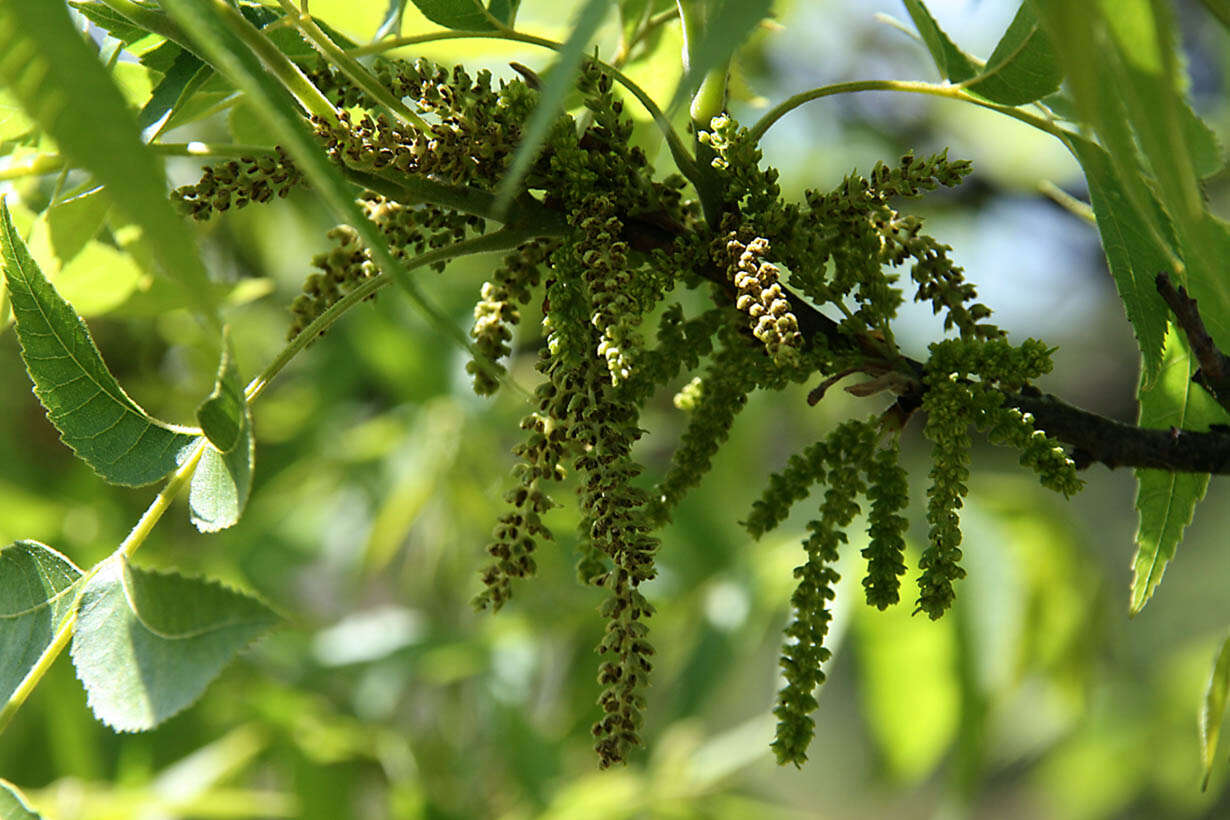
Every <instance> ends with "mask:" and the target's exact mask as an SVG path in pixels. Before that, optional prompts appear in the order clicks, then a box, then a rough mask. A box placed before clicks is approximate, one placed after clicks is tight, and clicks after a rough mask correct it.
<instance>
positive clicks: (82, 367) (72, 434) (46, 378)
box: [0, 203, 195, 486]
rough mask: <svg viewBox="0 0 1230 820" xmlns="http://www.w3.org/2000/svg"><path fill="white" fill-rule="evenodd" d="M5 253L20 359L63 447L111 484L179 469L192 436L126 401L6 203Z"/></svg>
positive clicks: (1, 210)
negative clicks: (32, 253) (19, 232)
mask: <svg viewBox="0 0 1230 820" xmlns="http://www.w3.org/2000/svg"><path fill="white" fill-rule="evenodd" d="M0 247H2V249H3V252H4V273H5V281H6V282H7V284H8V291H9V296H10V298H11V300H12V306H13V315H14V317H15V319H16V321H17V338H18V340H19V341H20V342H21V355H22V358H23V359H24V360H25V363H26V369H27V370H28V371H29V372H30V378H31V379H32V380H33V381H34V392H35V393H36V394H37V395H38V398H39V401H41V402H42V404H43V407H45V408H47V418H48V419H50V420H51V423H52V424H54V425H55V426H56V429H57V430H59V431H60V437H61V439H63V441H64V443H65V444H67V445H68V446H69V447H71V448H72V449H73V452H75V453H76V454H77V456H78V457H79V458H81V459H82V460H83V461H85V462H86V463H87V464H89V465H90V466H91V467H92V468H94V471H95V472H97V473H98V474H99V475H100V476H102V477H103V478H104V479H106V480H107V481H110V482H111V483H113V484H125V485H130V486H136V485H140V484H148V483H150V482H151V481H157V480H158V479H160V478H162V477H163V476H164V475H166V474H167V473H169V472H171V471H172V470H174V469H175V468H176V466H178V457H179V454H180V451H182V450H183V449H184V448H185V447H187V446H188V445H190V444H191V443H192V442H193V441H194V439H195V436H194V435H193V431H191V430H188V429H185V428H177V427H172V426H171V425H168V424H164V423H163V422H160V421H158V420H156V419H153V418H151V417H150V416H149V415H148V414H146V412H145V411H144V410H142V409H141V408H140V407H139V406H138V405H137V403H136V402H134V401H133V400H132V399H131V398H129V397H128V394H127V393H125V392H124V390H123V388H121V387H120V385H119V382H117V381H116V380H115V377H114V376H112V375H111V372H110V371H109V370H107V365H106V363H105V362H103V359H102V356H101V355H100V354H99V352H98V348H97V347H95V346H94V340H93V338H91V336H90V331H89V330H88V329H87V328H86V326H85V322H83V321H82V320H81V317H80V316H78V315H77V314H76V312H75V311H74V310H73V308H72V305H70V304H68V302H65V301H64V300H63V299H62V298H61V297H60V295H59V294H58V293H56V290H55V288H53V287H52V286H51V284H50V283H49V282H48V281H47V279H46V278H45V277H44V276H43V273H42V271H40V270H39V268H38V266H37V265H36V264H35V263H34V260H33V259H32V258H31V257H30V253H29V251H27V250H26V246H25V243H24V242H22V241H21V237H20V236H18V235H17V231H16V229H15V228H14V227H13V221H12V218H11V217H10V216H9V212H8V207H7V206H4V205H3V204H2V203H0Z"/></svg>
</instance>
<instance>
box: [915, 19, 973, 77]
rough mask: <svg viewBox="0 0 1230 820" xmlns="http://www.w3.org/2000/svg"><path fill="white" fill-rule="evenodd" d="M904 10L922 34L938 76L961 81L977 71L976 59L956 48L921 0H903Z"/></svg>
mask: <svg viewBox="0 0 1230 820" xmlns="http://www.w3.org/2000/svg"><path fill="white" fill-rule="evenodd" d="M904 2H905V8H906V11H908V12H909V13H910V17H911V19H913V20H914V26H915V27H916V28H917V29H918V33H919V34H920V35H922V39H923V43H925V44H926V46H927V50H928V51H930V52H931V59H932V60H934V61H935V67H936V68H938V69H939V70H940V76H942V77H944V78H946V79H948V80H951V81H952V82H954V83H963V82H965V81H966V80H968V79H970V78H971V77H973V76H975V75H976V74H977V73H978V65H977V61H975V60H974V58H973V57H970V56H969V55H968V54H966V53H965V52H964V51H962V50H961V49H959V48H957V46H956V44H955V43H953V41H952V40H950V39H948V35H947V34H945V33H944V30H943V29H942V28H940V24H939V23H937V22H935V18H934V17H932V16H931V12H930V11H928V10H927V6H926V4H925V3H923V2H922V0H904Z"/></svg>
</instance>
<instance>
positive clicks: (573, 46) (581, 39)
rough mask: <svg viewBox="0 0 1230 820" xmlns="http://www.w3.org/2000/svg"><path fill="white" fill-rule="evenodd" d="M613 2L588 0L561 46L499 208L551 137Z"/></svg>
mask: <svg viewBox="0 0 1230 820" xmlns="http://www.w3.org/2000/svg"><path fill="white" fill-rule="evenodd" d="M609 5H610V2H609V0H586V3H585V5H584V6H582V7H581V10H580V11H579V12H578V13H577V17H576V19H575V20H574V21H573V23H572V26H571V33H570V34H569V35H568V40H567V41H565V43H564V47H563V48H561V49H560V52H559V56H558V57H556V59H555V62H554V63H553V64H552V66H551V72H550V74H549V75H548V76H547V79H546V81H545V82H544V83H543V87H542V90H541V92H540V93H539V95H538V106H537V107H536V108H535V109H534V113H533V114H532V115H530V119H529V122H527V123H526V124H525V130H524V132H523V133H522V137H521V143H520V144H519V145H518V146H517V150H516V152H515V153H514V154H513V157H512V160H511V161H510V162H509V164H508V171H507V172H506V173H505V175H504V178H503V179H501V180H500V184H499V186H498V187H497V188H496V195H497V197H498V199H497V202H496V207H497V208H506V207H508V205H509V203H510V202H511V201H512V198H513V196H514V195H515V194H516V192H517V189H518V188H519V187H520V185H521V180H522V178H523V177H524V176H525V174H526V172H527V171H529V169H530V165H532V164H533V162H534V157H536V156H537V155H538V149H539V148H541V147H542V143H543V141H544V140H545V139H546V138H547V134H548V132H549V131H550V130H551V124H552V123H554V122H555V119H556V117H558V116H559V114H560V111H561V109H562V108H563V105H564V98H565V97H567V96H568V92H569V91H570V90H571V89H572V87H573V84H574V82H575V80H576V74H577V66H579V65H580V64H581V58H582V57H583V56H585V49H586V48H587V47H588V45H589V41H590V38H592V37H593V36H594V32H596V31H597V30H598V26H599V25H600V24H601V23H602V18H603V17H605V16H606V12H607V8H608V7H609Z"/></svg>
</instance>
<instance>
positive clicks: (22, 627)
mask: <svg viewBox="0 0 1230 820" xmlns="http://www.w3.org/2000/svg"><path fill="white" fill-rule="evenodd" d="M80 578H81V570H80V569H78V568H77V566H76V565H75V564H74V563H73V562H72V561H70V560H68V559H67V558H65V557H64V556H63V555H61V554H60V553H58V552H56V551H55V550H53V549H52V548H51V547H48V546H46V545H45V544H40V543H38V542H37V541H15V542H13V543H12V544H9V545H8V546H7V547H5V548H4V549H2V550H0V704H3V703H7V702H8V699H9V698H10V697H12V695H13V692H14V691H16V689H17V687H18V686H19V685H20V684H21V682H22V681H23V680H24V679H25V677H26V675H27V674H28V673H29V671H30V670H31V669H32V668H33V667H34V665H35V664H36V663H38V660H39V658H41V657H42V656H43V653H44V652H45V651H46V650H47V647H49V646H51V643H52V639H53V638H54V637H55V633H56V630H57V629H59V627H60V625H61V624H62V623H63V622H64V619H65V618H66V617H68V615H69V613H70V612H71V611H72V604H73V601H74V600H75V599H74V596H73V592H74V590H75V588H76V585H77V581H78V580H79V579H80ZM8 816H9V815H7V814H4V813H3V812H0V817H8Z"/></svg>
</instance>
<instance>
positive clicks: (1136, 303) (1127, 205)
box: [1067, 137, 1170, 383]
mask: <svg viewBox="0 0 1230 820" xmlns="http://www.w3.org/2000/svg"><path fill="white" fill-rule="evenodd" d="M1067 142H1068V147H1069V148H1070V149H1071V150H1072V153H1073V154H1074V155H1075V156H1076V159H1077V161H1078V162H1080V164H1081V168H1082V169H1083V170H1084V172H1085V179H1086V181H1087V182H1088V184H1089V198H1090V200H1091V201H1092V204H1093V212H1094V215H1095V216H1096V217H1097V220H1098V232H1099V233H1100V234H1101V236H1102V248H1103V250H1105V252H1106V261H1107V263H1108V264H1109V265H1110V272H1111V276H1112V277H1113V278H1114V280H1115V287H1116V288H1117V289H1118V291H1119V298H1120V299H1121V300H1122V301H1123V307H1124V310H1126V312H1127V317H1128V321H1130V322H1131V323H1132V330H1133V331H1134V332H1135V334H1136V341H1137V343H1138V344H1139V345H1140V352H1141V355H1142V356H1143V364H1142V367H1143V375H1144V376H1145V383H1151V382H1152V381H1153V379H1154V378H1155V377H1156V374H1157V373H1158V371H1159V370H1160V369H1161V366H1162V346H1163V343H1164V340H1165V338H1166V325H1167V321H1168V316H1169V312H1168V310H1167V308H1166V304H1165V302H1163V301H1162V300H1161V297H1159V296H1158V295H1157V286H1156V284H1155V279H1156V277H1157V274H1158V272H1159V271H1163V270H1166V269H1167V268H1168V267H1169V264H1170V258H1169V256H1167V254H1166V253H1165V251H1164V250H1163V249H1162V248H1160V247H1159V246H1158V243H1157V241H1156V240H1155V239H1154V235H1153V233H1152V232H1151V231H1150V229H1149V222H1148V221H1147V220H1146V219H1145V218H1144V217H1143V216H1142V215H1141V214H1140V213H1139V212H1138V211H1137V210H1136V207H1135V205H1134V204H1133V203H1132V201H1131V200H1130V199H1129V197H1128V195H1127V193H1126V192H1125V191H1124V189H1123V186H1122V185H1121V184H1120V181H1119V178H1118V176H1117V175H1116V174H1115V170H1114V168H1113V167H1112V165H1111V160H1110V157H1108V156H1107V154H1106V152H1105V151H1104V150H1102V148H1100V147H1099V146H1097V145H1095V144H1093V143H1092V142H1090V141H1088V140H1085V139H1081V138H1080V137H1072V138H1069V139H1068V141H1067ZM1149 206H1150V207H1151V208H1153V209H1154V214H1153V218H1154V220H1158V221H1164V219H1165V217H1164V215H1163V214H1161V209H1160V207H1159V206H1158V205H1157V202H1156V200H1153V199H1152V198H1151V197H1150V198H1149Z"/></svg>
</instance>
